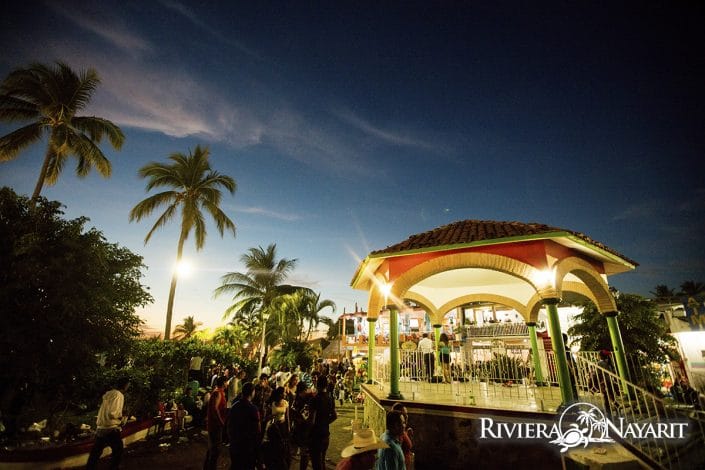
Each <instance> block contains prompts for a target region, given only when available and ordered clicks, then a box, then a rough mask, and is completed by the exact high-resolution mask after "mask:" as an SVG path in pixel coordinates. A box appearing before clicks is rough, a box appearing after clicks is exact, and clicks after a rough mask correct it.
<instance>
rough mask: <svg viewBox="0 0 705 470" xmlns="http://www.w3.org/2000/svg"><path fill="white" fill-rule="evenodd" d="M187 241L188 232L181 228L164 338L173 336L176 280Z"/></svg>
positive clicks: (167, 306)
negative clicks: (172, 318)
mask: <svg viewBox="0 0 705 470" xmlns="http://www.w3.org/2000/svg"><path fill="white" fill-rule="evenodd" d="M185 241H186V233H185V232H184V230H183V229H182V230H181V235H180V236H179V246H178V248H177V250H176V266H174V273H173V274H172V275H171V286H170V287H169V300H168V301H167V304H166V326H165V327H164V340H165V341H166V340H168V339H169V338H170V337H171V317H172V315H173V313H174V296H175V295H176V281H177V279H178V277H179V273H178V270H177V269H176V268H177V266H178V265H179V263H180V262H181V255H182V253H183V252H184V242H185Z"/></svg>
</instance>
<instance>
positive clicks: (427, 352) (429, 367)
mask: <svg viewBox="0 0 705 470" xmlns="http://www.w3.org/2000/svg"><path fill="white" fill-rule="evenodd" d="M434 349H435V348H434V346H433V340H432V339H431V338H429V337H428V333H424V334H423V338H421V340H420V341H419V348H418V350H419V353H420V354H423V364H424V370H425V371H426V378H427V379H428V380H429V381H431V380H433V372H434V371H435V368H436V358H435V357H434V355H433V353H434Z"/></svg>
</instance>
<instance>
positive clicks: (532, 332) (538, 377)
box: [526, 321, 544, 386]
mask: <svg viewBox="0 0 705 470" xmlns="http://www.w3.org/2000/svg"><path fill="white" fill-rule="evenodd" d="M526 326H528V327H529V341H531V359H532V360H533V363H534V380H535V381H536V385H539V386H540V385H543V384H544V383H543V371H542V370H541V357H540V356H539V342H538V340H537V339H536V322H533V321H532V322H528V323H527V324H526Z"/></svg>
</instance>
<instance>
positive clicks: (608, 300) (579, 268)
mask: <svg viewBox="0 0 705 470" xmlns="http://www.w3.org/2000/svg"><path fill="white" fill-rule="evenodd" d="M554 267H555V270H556V289H557V290H558V292H561V291H562V290H563V282H564V280H565V277H566V276H567V275H568V274H573V275H574V276H576V277H578V278H579V279H580V280H581V281H582V282H583V284H584V285H585V287H586V288H587V292H588V293H589V294H590V295H588V297H589V298H590V300H592V301H593V302H594V303H595V306H597V309H598V310H599V311H600V313H605V312H615V311H617V304H616V303H615V301H614V297H613V296H612V294H611V293H610V290H609V287H608V286H607V283H606V282H605V281H604V280H603V279H602V277H601V276H600V275H599V274H598V273H597V271H596V270H595V267H594V266H593V265H592V264H590V263H588V262H587V261H585V260H584V259H582V258H578V257H575V256H571V257H568V258H564V259H561V260H558V261H557V262H556V264H555V265H554ZM577 285H579V284H578V283H571V286H572V287H573V288H576V287H577ZM581 290H582V289H581ZM580 293H583V292H580Z"/></svg>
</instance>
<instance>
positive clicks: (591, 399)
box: [575, 354, 705, 469]
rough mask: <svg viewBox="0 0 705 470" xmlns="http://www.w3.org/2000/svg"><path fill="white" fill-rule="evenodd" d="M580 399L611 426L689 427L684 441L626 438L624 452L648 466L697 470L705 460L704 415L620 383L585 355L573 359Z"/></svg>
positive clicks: (611, 372) (628, 383) (624, 437)
mask: <svg viewBox="0 0 705 470" xmlns="http://www.w3.org/2000/svg"><path fill="white" fill-rule="evenodd" d="M575 378H576V381H577V388H578V393H579V399H580V401H582V402H588V403H592V404H593V405H595V406H597V407H598V408H600V409H602V410H603V412H604V413H605V417H606V418H607V419H609V420H610V421H611V422H612V423H632V424H637V425H640V426H644V425H646V424H654V425H658V424H659V423H673V422H681V423H685V422H687V423H688V426H687V438H686V439H672V440H669V439H663V438H660V439H651V438H649V439H642V438H640V436H634V435H632V434H627V435H626V436H622V438H621V440H622V441H623V442H622V444H624V445H625V446H626V447H627V448H629V449H630V450H631V451H632V452H634V453H635V454H636V455H637V456H639V457H641V458H642V459H643V460H645V461H646V462H647V463H648V464H649V465H651V466H657V467H661V468H684V469H685V468H696V467H697V463H698V462H700V464H702V462H703V459H705V456H704V455H703V451H704V450H705V413H703V411H700V410H696V409H695V408H694V407H692V406H684V405H680V404H677V403H673V402H671V401H669V400H665V399H663V398H661V397H659V396H657V395H655V394H654V393H652V392H650V391H649V390H647V389H645V388H642V387H640V386H638V385H635V384H634V383H632V382H628V381H626V380H622V379H621V378H620V377H619V376H618V375H617V374H616V373H615V372H613V371H611V370H608V369H605V368H603V367H600V366H599V365H598V364H597V363H595V362H592V361H590V360H589V359H588V358H587V357H586V356H585V355H582V354H581V355H578V356H577V357H576V374H575Z"/></svg>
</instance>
